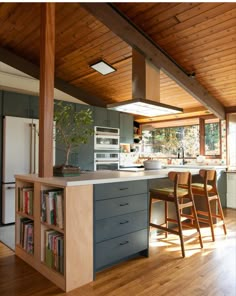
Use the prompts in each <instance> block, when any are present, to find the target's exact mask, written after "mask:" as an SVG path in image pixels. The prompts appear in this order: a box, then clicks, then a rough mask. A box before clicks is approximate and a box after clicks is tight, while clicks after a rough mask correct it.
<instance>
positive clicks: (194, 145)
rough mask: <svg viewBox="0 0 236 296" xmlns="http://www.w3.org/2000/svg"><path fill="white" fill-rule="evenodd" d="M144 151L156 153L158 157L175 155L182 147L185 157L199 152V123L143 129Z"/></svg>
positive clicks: (193, 155) (194, 155)
mask: <svg viewBox="0 0 236 296" xmlns="http://www.w3.org/2000/svg"><path fill="white" fill-rule="evenodd" d="M142 139H143V143H144V152H150V153H157V154H158V156H160V157H176V156H177V154H178V148H180V147H183V148H184V152H185V156H186V157H196V155H198V154H199V151H200V150H199V125H190V126H181V127H167V128H155V129H154V130H152V131H147V130H146V131H145V130H144V131H143V135H142Z"/></svg>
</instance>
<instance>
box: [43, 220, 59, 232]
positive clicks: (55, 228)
mask: <svg viewBox="0 0 236 296" xmlns="http://www.w3.org/2000/svg"><path fill="white" fill-rule="evenodd" d="M41 224H42V226H44V227H46V228H50V229H53V230H55V231H58V232H60V233H64V228H59V227H57V226H55V225H53V224H48V223H46V222H41Z"/></svg>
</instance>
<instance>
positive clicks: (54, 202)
mask: <svg viewBox="0 0 236 296" xmlns="http://www.w3.org/2000/svg"><path fill="white" fill-rule="evenodd" d="M63 212H64V210H63V190H43V191H41V221H42V222H45V223H48V224H52V225H56V226H58V227H59V228H61V229H63V227H64V217H63Z"/></svg>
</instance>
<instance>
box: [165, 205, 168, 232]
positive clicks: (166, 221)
mask: <svg viewBox="0 0 236 296" xmlns="http://www.w3.org/2000/svg"><path fill="white" fill-rule="evenodd" d="M167 218H168V202H167V201H165V226H166V227H167V228H168V220H167ZM167 237H168V232H167V231H165V238H167Z"/></svg>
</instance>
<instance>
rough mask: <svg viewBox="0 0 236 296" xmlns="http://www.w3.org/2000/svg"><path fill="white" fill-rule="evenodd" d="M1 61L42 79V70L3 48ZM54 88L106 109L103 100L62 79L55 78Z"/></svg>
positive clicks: (0, 48) (0, 54)
mask: <svg viewBox="0 0 236 296" xmlns="http://www.w3.org/2000/svg"><path fill="white" fill-rule="evenodd" d="M0 61H1V62H3V63H5V64H7V65H9V66H11V67H13V68H15V69H17V70H19V71H22V72H24V73H26V74H28V75H30V76H32V77H34V78H36V79H39V78H40V74H39V73H40V70H39V67H38V66H37V65H35V64H33V63H31V62H29V61H27V60H25V59H23V58H22V57H20V56H18V55H16V54H15V53H13V52H11V51H10V50H8V49H6V48H3V47H0ZM54 86H55V88H56V89H58V90H60V91H63V92H65V93H67V94H69V95H71V96H73V97H75V98H77V99H78V100H81V101H83V102H85V103H87V104H89V105H93V106H100V107H105V105H106V104H105V102H104V100H103V99H102V98H100V97H97V96H95V95H92V94H90V93H88V92H86V91H84V90H83V89H81V88H79V87H76V86H74V85H71V84H69V83H68V82H66V81H64V80H62V79H60V78H57V77H55V81H54Z"/></svg>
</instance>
